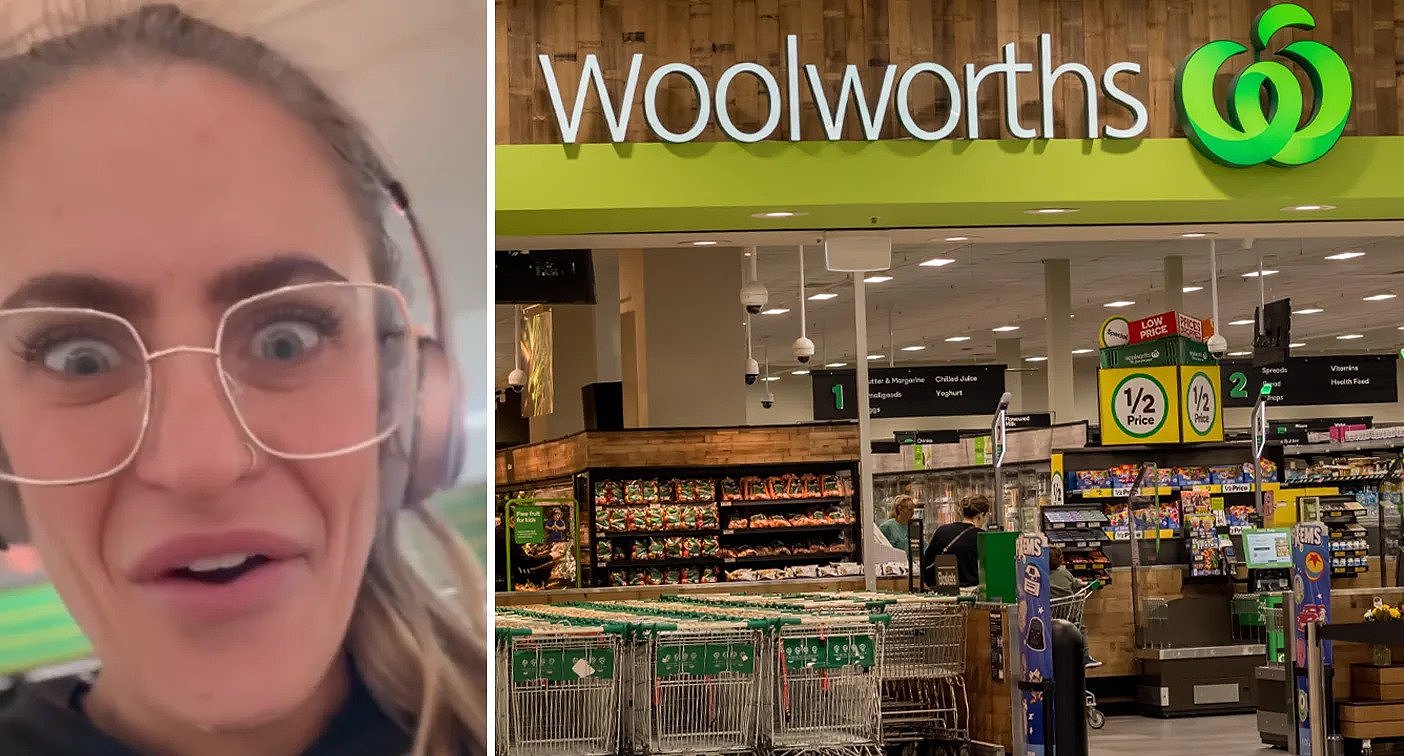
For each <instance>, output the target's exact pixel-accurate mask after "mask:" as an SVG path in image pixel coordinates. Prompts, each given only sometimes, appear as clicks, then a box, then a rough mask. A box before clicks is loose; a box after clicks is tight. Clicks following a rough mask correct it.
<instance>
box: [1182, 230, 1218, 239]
mask: <svg viewBox="0 0 1404 756" xmlns="http://www.w3.org/2000/svg"><path fill="white" fill-rule="evenodd" d="M1213 235H1214V232H1212V231H1186V232H1185V233H1183V234H1180V238H1181V239H1203V238H1204V237H1206V236H1213Z"/></svg>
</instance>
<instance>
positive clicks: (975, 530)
mask: <svg viewBox="0 0 1404 756" xmlns="http://www.w3.org/2000/svg"><path fill="white" fill-rule="evenodd" d="M960 516H961V518H962V519H961V520H960V521H959V522H952V523H950V524H947V525H942V526H941V527H939V528H937V529H936V532H935V533H932V534H931V540H930V541H928V542H927V544H926V552H925V553H923V554H922V556H921V574H922V580H923V581H925V583H926V585H927V586H929V587H934V585H935V581H936V557H939V556H946V555H951V556H954V557H955V558H956V571H957V572H958V573H959V575H960V587H961V588H973V587H975V586H978V585H979V584H980V547H979V544H978V542H977V540H976V537H977V536H978V535H979V533H980V531H981V530H983V529H984V527H985V523H986V521H987V520H989V517H990V500H989V499H987V498H985V497H984V496H971V497H969V498H967V499H965V500H964V501H962V502H961V503H960Z"/></svg>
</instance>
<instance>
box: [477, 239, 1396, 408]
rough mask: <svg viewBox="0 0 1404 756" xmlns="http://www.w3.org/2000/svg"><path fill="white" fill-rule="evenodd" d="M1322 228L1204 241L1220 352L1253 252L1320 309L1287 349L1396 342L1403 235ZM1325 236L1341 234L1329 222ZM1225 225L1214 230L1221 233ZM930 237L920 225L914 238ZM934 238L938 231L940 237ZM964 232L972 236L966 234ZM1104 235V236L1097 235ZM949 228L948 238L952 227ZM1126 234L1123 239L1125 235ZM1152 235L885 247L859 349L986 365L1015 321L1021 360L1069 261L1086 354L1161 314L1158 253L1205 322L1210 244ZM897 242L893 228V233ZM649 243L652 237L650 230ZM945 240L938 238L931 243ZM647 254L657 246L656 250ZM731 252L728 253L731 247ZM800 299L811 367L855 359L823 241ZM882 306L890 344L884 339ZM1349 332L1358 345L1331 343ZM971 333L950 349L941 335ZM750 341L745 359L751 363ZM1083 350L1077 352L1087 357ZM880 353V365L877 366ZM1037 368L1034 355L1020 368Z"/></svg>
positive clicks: (1297, 305) (780, 259) (773, 257)
mask: <svg viewBox="0 0 1404 756" xmlns="http://www.w3.org/2000/svg"><path fill="white" fill-rule="evenodd" d="M1325 229H1332V227H1331V226H1329V225H1327V224H1313V225H1312V226H1306V225H1300V226H1297V227H1295V228H1293V229H1291V230H1292V231H1293V232H1294V233H1293V234H1292V237H1293V238H1283V235H1282V234H1281V233H1280V232H1281V229H1268V228H1255V229H1251V232H1252V233H1255V234H1256V233H1272V234H1276V235H1277V236H1278V238H1256V239H1255V240H1254V241H1253V243H1252V246H1251V249H1247V250H1245V249H1243V246H1244V242H1243V239H1242V235H1243V232H1244V231H1246V230H1248V229H1242V228H1239V229H1235V230H1236V231H1237V232H1238V235H1236V236H1216V237H1215V243H1216V245H1217V247H1218V250H1219V264H1220V284H1219V290H1220V307H1221V318H1220V319H1221V320H1222V321H1223V323H1225V325H1224V326H1223V330H1224V331H1225V332H1226V333H1225V335H1226V337H1227V338H1228V339H1229V343H1230V346H1231V348H1232V349H1234V350H1235V351H1236V350H1238V349H1250V348H1251V346H1250V343H1251V338H1252V330H1253V329H1252V327H1251V326H1232V325H1227V324H1228V323H1229V322H1231V321H1234V320H1238V319H1251V318H1252V317H1253V308H1254V307H1255V306H1256V305H1257V303H1258V296H1259V294H1258V279H1256V278H1245V277H1244V276H1243V275H1242V274H1244V273H1247V272H1250V271H1253V270H1256V268H1257V265H1258V255H1259V254H1261V255H1262V256H1263V258H1264V267H1265V268H1267V269H1275V270H1278V271H1279V273H1277V274H1276V275H1269V276H1267V277H1265V278H1264V279H1263V283H1264V287H1265V290H1266V291H1265V295H1266V299H1267V301H1273V300H1275V299H1280V298H1284V297H1290V298H1291V299H1292V301H1293V306H1294V309H1302V308H1305V307H1308V306H1310V307H1320V308H1322V309H1323V311H1322V312H1320V313H1317V314H1301V315H1294V317H1293V340H1294V341H1297V342H1301V343H1304V344H1305V345H1306V346H1304V347H1300V348H1297V349H1296V350H1294V352H1295V353H1296V354H1303V355H1307V354H1333V353H1365V352H1383V353H1393V352H1395V351H1397V350H1398V349H1399V348H1400V345H1401V344H1404V331H1401V330H1400V328H1401V327H1404V309H1401V306H1402V305H1404V235H1401V236H1376V235H1370V234H1369V233H1367V232H1369V231H1381V230H1387V231H1390V232H1393V233H1399V229H1396V228H1392V227H1380V226H1374V227H1365V226H1360V227H1354V228H1351V229H1348V230H1351V231H1355V232H1357V234H1356V235H1350V236H1318V235H1316V234H1320V233H1323V231H1324V230H1325ZM1333 230H1337V231H1340V230H1347V229H1342V228H1341V227H1339V226H1336V227H1334V229H1333ZM1226 231H1228V229H1221V230H1220V233H1224V232H1226ZM921 233H922V234H924V235H925V236H926V237H930V235H931V233H932V232H930V231H929V230H928V231H923V232H921ZM941 233H946V232H941ZM968 233H969V234H970V235H971V236H975V235H976V233H978V232H968ZM1104 233H1105V230H1104ZM947 235H956V234H955V233H954V232H952V233H950V234H947ZM1128 235H1129V234H1128ZM1155 235H1156V236H1158V237H1159V238H1150V239H1147V238H1140V239H1130V240H1107V239H1105V238H1103V239H1100V240H1098V239H1079V240H1061V241H1056V240H1055V241H1048V240H1044V241H1021V240H1011V239H1004V238H1000V239H997V240H990V239H989V238H988V237H989V236H999V234H988V233H987V234H986V236H987V238H974V239H972V240H971V241H970V242H959V243H956V242H952V243H947V242H944V241H941V242H930V241H927V242H925V243H901V244H897V245H896V246H895V248H894V253H893V267H892V269H891V270H890V271H888V272H887V274H886V275H890V276H892V278H893V280H891V281H888V282H884V283H875V284H868V285H867V300H868V305H869V308H870V310H869V314H868V318H869V337H868V338H869V351H870V352H872V353H875V354H877V353H880V354H883V355H888V354H890V353H891V351H890V344H891V343H892V342H893V341H895V344H896V346H897V347H898V351H897V352H896V355H897V358H896V361H897V363H898V364H922V363H933V362H945V361H971V360H979V361H988V360H992V359H993V358H994V349H995V338H996V335H997V334H995V333H993V332H992V331H991V329H993V328H995V327H998V326H1010V325H1012V326H1018V327H1019V330H1017V331H1014V332H1012V333H1009V334H1008V336H1013V337H1018V338H1020V339H1021V347H1022V352H1023V354H1024V356H1026V357H1041V356H1046V354H1047V351H1046V347H1045V344H1046V338H1047V334H1046V326H1045V321H1044V267H1043V261H1044V260H1046V259H1059V258H1061V259H1068V260H1071V261H1072V262H1071V270H1072V280H1073V295H1072V302H1073V309H1074V323H1073V342H1074V348H1075V349H1076V348H1095V346H1096V344H1095V341H1096V334H1097V330H1098V327H1099V326H1100V325H1101V323H1102V321H1103V319H1105V318H1106V317H1108V316H1110V315H1113V314H1120V315H1124V316H1126V317H1128V318H1133V319H1134V318H1136V317H1141V316H1146V315H1153V314H1156V313H1158V312H1161V311H1163V308H1162V307H1161V305H1160V302H1162V301H1163V299H1162V297H1163V289H1164V278H1163V273H1162V270H1163V267H1162V261H1163V260H1164V258H1165V257H1167V256H1170V255H1180V256H1182V257H1183V258H1184V284H1185V285H1186V286H1202V287H1203V289H1202V290H1201V291H1198V292H1192V293H1185V294H1184V295H1183V296H1184V304H1185V306H1184V310H1185V311H1186V312H1188V313H1190V314H1192V315H1196V316H1202V317H1206V318H1207V317H1210V315H1211V313H1212V304H1211V298H1210V287H1209V240H1208V239H1182V238H1178V233H1175V234H1170V236H1172V237H1173V238H1166V236H1167V234H1166V232H1165V231H1164V230H1163V229H1161V230H1158V231H1157V232H1156V234H1155ZM897 237H898V238H902V233H901V232H899V233H898V234H897ZM655 238H656V237H655ZM802 238H803V237H800V238H795V239H787V240H786V241H787V242H789V243H788V244H786V245H784V246H779V245H774V244H771V245H764V246H760V247H758V249H759V252H760V259H759V272H760V278H761V280H762V282H763V283H765V285H766V286H767V288H768V289H769V290H770V304H769V306H770V307H784V308H789V310H790V312H788V313H786V314H783V315H769V316H766V315H762V316H757V317H756V318H755V319H754V330H755V337H756V343H757V345H758V347H759V345H761V344H765V343H768V344H770V354H771V358H772V362H773V366H772V367H773V368H774V369H776V370H778V371H779V372H780V373H781V374H782V375H783V374H784V370H781V368H791V369H792V368H794V367H797V366H796V365H794V364H793V363H794V359H793V358H792V357H791V356H790V343H791V342H792V341H794V339H795V338H796V337H797V336H798V335H799V301H798V253H797V251H796V247H795V246H794V243H796V242H798V241H800V240H801V239H802ZM942 238H944V237H942ZM671 246H672V249H670V250H668V251H659V252H657V253H655V254H717V253H719V250H700V249H699V250H697V251H690V252H678V251H675V250H677V246H676V241H673V244H672V245H671ZM654 248H655V249H656V248H657V247H654ZM1345 251H1359V252H1364V253H1365V254H1364V256H1362V257H1358V258H1356V259H1352V260H1348V261H1331V260H1326V259H1324V258H1325V257H1326V255H1330V254H1336V253H1339V252H1345ZM730 253H731V254H735V250H734V249H732V250H730ZM933 257H945V258H949V259H954V260H955V261H956V262H954V263H952V264H949V265H945V266H942V267H923V266H921V265H920V264H919V263H921V262H922V261H925V260H928V259H931V258H933ZM805 261H806V279H807V282H806V283H807V293H808V294H809V295H813V294H816V293H820V292H832V293H835V294H837V295H838V296H837V297H835V298H833V299H830V300H827V301H822V302H816V301H807V302H806V304H807V305H808V317H809V336H810V338H812V339H813V340H814V341H815V343H816V345H817V346H818V349H819V353H818V354H817V355H816V359H815V363H816V364H819V363H821V361H828V362H846V363H848V365H849V366H852V364H853V363H854V333H853V287H852V283H851V280H850V279H849V278H848V277H847V276H845V275H843V274H837V273H830V272H828V271H827V270H826V269H825V267H824V255H823V249H822V246H821V245H818V244H812V243H811V244H809V245H808V246H806V254H805ZM1376 293H1395V294H1398V295H1400V296H1399V298H1397V299H1392V300H1385V301H1379V302H1367V301H1364V300H1363V298H1364V297H1365V296H1368V295H1371V294H1376ZM1117 300H1130V301H1134V302H1135V303H1136V304H1135V305H1131V306H1127V307H1124V308H1118V309H1111V308H1107V307H1105V306H1104V305H1105V304H1106V303H1108V302H1112V301H1117ZM889 312H890V313H891V317H892V327H893V332H894V338H893V339H891V340H890V339H889V336H888V315H889ZM497 315H498V318H497V320H498V335H497V345H498V354H497V364H498V371H497V376H498V380H499V383H501V381H502V378H503V376H505V375H506V372H507V371H508V370H510V369H511V363H512V351H511V338H512V337H511V333H512V331H511V308H507V307H499V308H498V313H497ZM741 322H742V311H741V308H740V305H739V303H738V306H737V353H738V355H739V354H741V350H742V349H743V344H744V341H743V338H744V336H743V335H742V334H743V331H742V329H741ZM1348 334H1360V335H1361V336H1363V338H1361V339H1355V340H1349V341H1346V340H1339V339H1337V338H1336V337H1337V336H1342V335H1348ZM959 336H969V337H970V340H969V341H965V342H960V343H951V342H947V341H945V339H947V338H950V337H959ZM904 346H925V347H926V349H924V350H922V351H918V352H906V351H901V347H904ZM759 356H760V354H759V349H758V351H757V357H759ZM1092 358H1093V355H1089V356H1087V359H1092ZM886 363H887V360H886V359H884V360H882V361H881V363H880V364H884V365H885V364H886ZM1023 367H1025V368H1029V369H1038V368H1039V364H1038V363H1025V364H1024V365H1023Z"/></svg>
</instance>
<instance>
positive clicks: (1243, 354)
mask: <svg viewBox="0 0 1404 756" xmlns="http://www.w3.org/2000/svg"><path fill="white" fill-rule="evenodd" d="M1228 356H1230V357H1252V356H1253V353H1252V352H1229V353H1228Z"/></svg>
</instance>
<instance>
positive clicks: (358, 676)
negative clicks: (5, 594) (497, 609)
mask: <svg viewBox="0 0 1404 756" xmlns="http://www.w3.org/2000/svg"><path fill="white" fill-rule="evenodd" d="M392 206H393V209H397V210H400V211H401V212H404V213H406V214H408V202H407V200H406V199H405V197H404V196H403V193H402V192H401V191H400V190H399V189H398V185H396V184H395V183H394V182H393V181H392V180H391V179H390V176H389V174H388V172H387V170H386V168H385V166H383V165H382V164H381V163H380V161H379V160H378V159H377V157H376V156H375V153H374V151H373V150H372V148H371V146H370V144H369V140H368V137H367V135H366V134H365V133H364V132H363V130H362V128H361V127H360V126H359V125H358V124H357V123H356V122H355V120H354V119H353V118H352V117H351V116H350V115H349V114H348V113H347V112H346V111H345V110H344V109H342V108H341V107H340V106H339V105H337V104H336V103H334V102H333V101H332V100H331V99H329V97H328V96H327V94H326V93H325V92H324V91H323V90H322V89H321V88H320V87H319V86H318V85H317V84H316V83H314V82H313V81H312V80H310V79H309V78H308V77H307V76H306V75H305V74H304V73H303V72H301V71H300V70H298V69H297V68H295V67H294V66H292V65H291V64H289V63H288V62H287V61H286V60H284V59H283V58H281V57H279V56H278V55H277V54H275V53H273V52H271V51H270V50H268V49H266V48H265V47H263V46H262V45H261V44H259V43H258V42H256V41H253V40H251V39H247V38H242V37H238V36H235V35H233V34H230V33H228V32H226V31H223V30H221V29H219V28H217V27H214V26H212V25H209V24H206V23H203V22H201V21H199V20H196V19H194V18H191V17H189V16H187V15H184V14H183V13H182V12H180V11H179V10H178V9H176V8H174V7H172V6H145V7H142V8H140V9H139V10H136V11H135V12H132V13H130V14H127V15H124V16H121V17H118V18H115V19H111V20H107V21H98V22H92V23H89V24H87V25H86V26H84V27H82V28H79V29H77V30H76V31H73V32H71V33H68V34H66V35H64V36H61V37H57V38H54V39H51V40H49V41H45V42H40V43H39V44H37V45H35V46H34V47H33V48H32V49H31V50H29V51H27V52H26V53H23V54H20V55H17V56H15V57H11V58H8V59H4V60H0V249H3V250H4V254H3V255H0V342H3V349H0V391H3V395H4V396H5V398H6V401H5V402H2V403H0V449H3V452H4V457H3V459H0V480H4V481H6V482H7V483H6V485H5V488H6V489H7V491H8V495H6V496H4V497H3V498H0V509H6V508H9V509H13V508H15V507H18V508H19V509H21V510H22V512H23V518H22V521H23V523H24V525H25V526H26V528H27V530H28V531H29V533H28V537H29V539H30V540H32V542H33V543H34V545H35V546H36V547H37V548H38V550H39V552H40V555H41V556H42V559H43V563H44V569H45V571H46V572H47V574H48V576H49V577H50V578H51V579H52V581H53V583H54V585H55V586H56V588H57V589H58V591H59V593H60V595H61V596H62V597H63V599H64V601H65V603H66V604H67V606H68V608H69V610H70V611H71V613H72V614H73V615H74V617H75V618H76V619H77V621H78V622H79V624H80V625H81V627H82V628H83V630H84V632H85V634H86V635H87V636H88V638H89V639H90V640H91V641H92V643H93V646H94V649H95V653H96V655H97V657H98V659H99V660H100V661H101V662H102V671H101V672H100V673H99V675H98V676H97V678H96V680H95V682H93V683H92V684H91V686H88V685H83V684H78V683H74V682H71V681H70V682H64V683H62V684H61V685H60V686H59V687H58V688H50V687H40V688H38V689H31V690H29V691H27V692H25V693H23V694H22V695H21V700H19V701H18V702H16V703H13V704H12V705H10V706H7V707H6V708H5V709H4V710H3V711H0V753H7V754H8V753H23V754H27V755H29V756H35V755H40V756H42V755H46V754H65V755H72V754H76V755H78V756H85V755H88V754H104V755H105V754H134V753H142V754H147V753H149V754H163V755H164V754H172V755H179V756H187V755H189V756H194V755H196V754H198V755H199V756H220V755H221V754H271V755H275V756H276V755H280V754H299V753H307V754H318V755H319V756H320V755H321V754H404V753H410V752H412V753H414V754H433V756H438V755H439V754H478V753H484V752H485V748H484V739H485V718H486V713H485V712H486V705H485V699H486V690H485V679H486V661H485V658H486V657H485V648H484V647H485V639H486V628H485V625H486V611H485V608H484V596H483V586H482V585H481V584H480V583H481V580H480V577H479V573H478V572H477V570H476V569H475V568H474V567H473V566H472V559H471V557H469V556H468V555H467V552H466V551H465V550H464V547H463V546H462V544H461V542H460V541H458V539H457V538H456V536H455V535H453V534H452V533H451V532H450V531H449V530H448V529H447V528H446V526H445V525H444V524H443V523H442V522H441V521H440V520H439V519H437V518H436V517H435V516H433V515H432V514H431V513H430V512H429V511H428V510H427V509H426V508H425V507H424V505H423V501H422V499H423V495H424V491H425V490H426V489H427V488H431V487H435V486H440V485H441V484H442V483H443V482H444V481H443V480H442V479H443V478H446V477H447V475H446V474H444V473H442V470H441V471H440V476H439V478H440V479H438V480H435V479H433V476H429V477H428V478H426V477H425V476H424V475H423V474H421V473H422V471H423V469H424V468H423V465H424V464H425V463H424V460H425V459H429V460H430V462H431V463H432V461H433V459H434V458H433V455H432V454H428V453H427V452H425V450H426V449H429V448H431V447H435V448H440V447H439V445H438V443H437V442H438V441H440V440H441V439H438V438H436V437H435V436H434V435H433V434H432V433H430V432H429V429H428V427H427V426H428V424H429V423H432V422H433V421H436V420H437V421H440V422H442V423H445V424H447V423H448V419H449V418H451V417H452V415H451V412H450V410H451V407H450V406H449V402H448V400H447V399H444V398H443V397H442V396H439V395H437V394H432V397H436V398H435V399H434V400H433V401H431V398H430V397H431V392H430V389H432V388H434V387H436V386H438V387H440V388H442V386H444V385H447V384H446V383H444V380H445V378H444V376H445V375H446V373H445V367H444V366H445V364H446V363H445V362H434V361H433V357H434V356H435V354H440V355H441V353H437V352H435V350H434V348H433V347H434V344H433V342H424V345H423V346H424V349H423V350H421V349H420V346H421V345H420V343H419V340H417V339H415V338H413V336H412V333H413V332H414V331H415V328H416V326H415V324H414V323H412V322H411V317H410V315H409V308H408V306H407V304H406V302H405V301H404V299H403V297H402V296H401V295H400V293H399V290H398V289H394V288H391V285H392V284H395V283H398V282H399V281H400V278H401V275H402V274H403V273H405V271H402V270H401V267H402V263H406V262H407V263H408V265H406V266H405V267H407V268H409V269H411V270H413V268H414V261H412V260H411V261H401V260H400V259H398V257H397V255H396V254H395V253H394V251H393V250H392V245H391V244H390V242H389V241H388V238H387V234H386V232H385V230H384V226H383V223H382V220H383V219H382V215H384V214H385V212H386V210H387V209H392ZM410 217H411V220H412V216H410ZM425 263H426V264H427V260H425ZM430 273H431V275H430V281H429V284H430V285H429V287H428V288H429V290H430V291H431V292H432V290H433V286H432V283H433V282H432V271H430ZM428 304H429V305H430V306H431V307H437V304H436V303H435V302H430V303H428ZM439 317H440V318H442V313H439ZM421 360H423V362H421ZM435 381H438V382H437V383H435ZM426 408H429V409H426ZM434 410H437V411H434ZM417 417H418V418H419V419H417ZM426 455H427V456H426ZM449 458H451V454H450V453H448V452H445V453H444V454H443V459H449ZM426 481H427V482H426ZM403 510H408V511H409V513H410V514H412V515H413V518H414V520H416V521H417V522H418V523H420V524H421V525H422V526H424V529H425V530H426V531H427V533H428V534H429V536H430V537H431V538H430V540H432V541H433V543H434V544H435V546H436V547H437V548H439V549H441V550H442V554H441V555H440V556H442V557H444V558H443V559H442V560H440V561H443V562H446V563H448V564H449V565H451V566H452V567H453V568H454V572H455V577H456V579H457V581H458V582H459V584H460V585H459V589H458V590H457V591H449V592H448V593H449V594H450V595H451V596H452V598H446V597H445V596H443V595H440V594H439V593H438V592H436V591H435V590H433V589H432V588H430V587H429V585H428V584H427V583H426V582H425V581H424V579H423V578H422V577H421V576H420V575H419V574H418V573H417V572H416V571H415V570H414V569H413V568H412V567H411V565H410V563H409V562H408V561H407V558H406V556H405V554H403V553H402V552H401V550H400V547H399V539H400V538H401V536H402V530H401V524H400V522H399V520H400V513H401V512H402V511H403ZM13 519H14V518H13V516H11V517H10V518H9V520H13ZM6 521H7V517H6V516H0V523H3V522H6ZM3 535H4V537H5V538H6V540H9V541H11V542H17V541H20V540H24V537H25V534H14V533H8V534H3Z"/></svg>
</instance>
